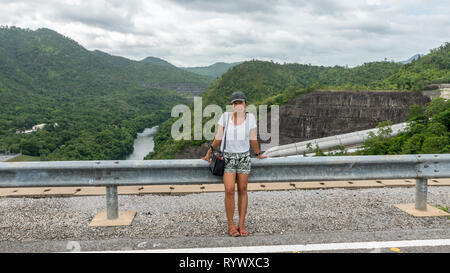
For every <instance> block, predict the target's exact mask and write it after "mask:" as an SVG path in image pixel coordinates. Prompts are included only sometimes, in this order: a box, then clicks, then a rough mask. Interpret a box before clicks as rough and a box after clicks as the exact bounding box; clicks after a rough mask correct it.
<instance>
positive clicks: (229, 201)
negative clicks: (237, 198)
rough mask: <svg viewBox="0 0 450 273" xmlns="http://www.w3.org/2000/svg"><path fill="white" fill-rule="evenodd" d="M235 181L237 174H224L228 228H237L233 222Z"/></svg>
mask: <svg viewBox="0 0 450 273" xmlns="http://www.w3.org/2000/svg"><path fill="white" fill-rule="evenodd" d="M235 181H236V174H235V173H227V172H225V173H224V174H223V184H224V186H225V211H226V214H227V221H228V228H231V227H235V226H234V222H233V216H234V187H235Z"/></svg>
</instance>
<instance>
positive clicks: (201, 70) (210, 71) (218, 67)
mask: <svg viewBox="0 0 450 273" xmlns="http://www.w3.org/2000/svg"><path fill="white" fill-rule="evenodd" d="M241 63H243V62H236V63H223V62H219V63H215V64H212V65H210V66H199V67H180V68H181V69H184V70H187V71H190V72H192V73H196V74H199V75H205V76H209V77H212V78H214V79H215V78H217V77H219V76H221V75H223V74H225V73H226V72H227V71H228V70H229V69H230V68H232V67H234V66H236V65H239V64H241Z"/></svg>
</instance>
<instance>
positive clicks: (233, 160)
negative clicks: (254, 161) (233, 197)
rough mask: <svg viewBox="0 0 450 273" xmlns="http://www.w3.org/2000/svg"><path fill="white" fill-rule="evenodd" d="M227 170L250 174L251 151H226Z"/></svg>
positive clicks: (228, 171)
mask: <svg viewBox="0 0 450 273" xmlns="http://www.w3.org/2000/svg"><path fill="white" fill-rule="evenodd" d="M224 158H225V170H224V172H227V173H242V174H250V169H251V161H250V151H247V152H243V153H229V152H224Z"/></svg>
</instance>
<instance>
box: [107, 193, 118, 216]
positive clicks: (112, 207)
mask: <svg viewBox="0 0 450 273" xmlns="http://www.w3.org/2000/svg"><path fill="white" fill-rule="evenodd" d="M106 215H107V218H108V219H109V220H113V219H117V218H118V217H119V197H118V195H117V186H106Z"/></svg>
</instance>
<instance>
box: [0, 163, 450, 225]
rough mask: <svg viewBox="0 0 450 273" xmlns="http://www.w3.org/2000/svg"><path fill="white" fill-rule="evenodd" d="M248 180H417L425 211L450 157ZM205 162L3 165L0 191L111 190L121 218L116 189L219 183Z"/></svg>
mask: <svg viewBox="0 0 450 273" xmlns="http://www.w3.org/2000/svg"><path fill="white" fill-rule="evenodd" d="M251 161H252V162H251V164H252V171H251V174H250V176H249V182H289V181H333V180H347V179H352V180H368V179H407V178H410V179H416V204H415V207H416V209H418V210H426V200H427V179H431V178H450V154H434V155H433V154H419V155H379V156H326V157H278V158H266V159H256V158H252V159H251ZM207 167H208V163H207V162H206V161H204V160H201V159H174V160H118V161H114V160H105V161H51V162H0V188H4V187H58V186H61V187H67V186H75V187H78V186H106V203H107V217H108V219H116V218H117V217H118V194H117V186H128V185H168V184H180V185H182V184H205V183H220V182H222V177H218V176H214V175H212V174H211V173H210V172H209V170H208V168H207Z"/></svg>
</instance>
